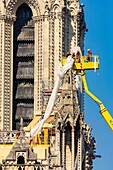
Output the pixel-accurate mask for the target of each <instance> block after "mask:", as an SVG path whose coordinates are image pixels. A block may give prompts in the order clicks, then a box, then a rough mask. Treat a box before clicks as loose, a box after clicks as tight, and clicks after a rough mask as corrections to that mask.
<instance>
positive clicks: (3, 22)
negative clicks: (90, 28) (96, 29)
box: [0, 0, 86, 130]
mask: <svg viewBox="0 0 113 170" xmlns="http://www.w3.org/2000/svg"><path fill="white" fill-rule="evenodd" d="M0 3H1V6H0V130H12V129H18V126H19V119H20V117H23V118H24V126H26V125H27V124H29V122H30V121H31V120H32V119H33V117H34V116H35V115H36V114H37V111H38V110H41V109H42V107H43V100H44V99H43V93H42V92H43V89H52V87H53V85H54V80H55V78H56V75H57V73H56V70H57V66H58V62H59V59H60V58H61V57H62V56H64V55H65V54H66V52H67V51H71V50H72V49H73V48H74V46H80V47H81V49H82V51H83V47H84V32H85V31H86V26H85V22H84V12H83V9H82V7H81V5H80V2H79V0H74V1H71V0H32V1H31V0H28V1H27V0H22V1H20V0H14V1H12V0H4V1H3V0H0Z"/></svg>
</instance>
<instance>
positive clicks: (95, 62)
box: [61, 56, 113, 131]
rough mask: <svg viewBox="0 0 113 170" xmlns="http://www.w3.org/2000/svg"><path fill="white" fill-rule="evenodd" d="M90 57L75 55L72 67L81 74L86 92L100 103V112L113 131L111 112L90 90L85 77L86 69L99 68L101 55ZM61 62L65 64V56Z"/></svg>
mask: <svg viewBox="0 0 113 170" xmlns="http://www.w3.org/2000/svg"><path fill="white" fill-rule="evenodd" d="M90 57H91V58H90V60H87V56H79V58H78V57H77V58H76V56H74V64H73V68H72V69H74V70H76V74H77V75H81V77H82V81H83V85H84V89H85V92H86V93H87V94H88V95H89V96H90V97H91V98H92V99H93V100H94V101H95V102H97V103H98V104H99V105H100V114H101V115H102V116H103V118H104V119H105V121H106V122H107V124H108V126H109V127H110V128H111V130H112V131H113V118H112V117H111V115H110V113H109V112H108V110H107V109H106V108H105V106H104V104H103V103H102V102H101V101H100V100H99V99H98V98H97V97H96V96H95V95H93V94H92V93H91V92H90V91H89V90H88V86H87V82H86V78H85V76H86V73H85V72H84V71H85V70H96V69H99V57H98V56H90ZM61 62H62V65H64V64H65V62H66V57H63V58H62V61H61Z"/></svg>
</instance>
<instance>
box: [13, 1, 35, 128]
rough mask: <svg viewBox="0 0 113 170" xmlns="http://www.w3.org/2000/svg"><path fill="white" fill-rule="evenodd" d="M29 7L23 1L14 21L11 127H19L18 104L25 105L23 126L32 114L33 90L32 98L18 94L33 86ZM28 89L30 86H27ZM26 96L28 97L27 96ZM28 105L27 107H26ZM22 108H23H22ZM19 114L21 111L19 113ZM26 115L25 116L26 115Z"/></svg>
mask: <svg viewBox="0 0 113 170" xmlns="http://www.w3.org/2000/svg"><path fill="white" fill-rule="evenodd" d="M32 16H33V14H32V11H31V8H30V7H29V6H28V5H27V4H26V3H23V4H22V5H20V6H19V8H18V9H17V12H16V21H15V23H14V52H13V129H19V117H18V116H17V115H18V113H17V111H18V108H17V106H18V105H21V104H22V103H23V105H22V106H21V107H24V106H25V105H26V112H25V113H24V126H26V125H28V124H29V123H30V121H31V120H32V119H31V117H33V114H34V105H33V104H34V90H32V91H31V93H32V94H31V96H33V97H32V98H30V97H29V95H26V97H25V96H24V95H25V94H24V93H22V95H21V97H20V96H19V95H18V96H17V95H16V94H17V92H18V94H20V92H19V91H20V90H21V88H19V85H21V86H22V85H23V87H22V89H23V90H24V91H25V92H26V91H27V89H26V88H27V86H24V84H31V85H32V86H33V87H34V22H33V20H32ZM29 90H30V88H29ZM27 96H28V97H27ZM29 104H30V105H32V107H33V108H32V109H31V113H30V115H31V116H30V117H28V115H27V114H26V113H27V112H28V110H29ZM27 106H28V107H27ZM23 109H24V108H23ZM19 114H20V116H22V115H21V114H23V113H21V112H20V113H19ZM26 115H27V117H26Z"/></svg>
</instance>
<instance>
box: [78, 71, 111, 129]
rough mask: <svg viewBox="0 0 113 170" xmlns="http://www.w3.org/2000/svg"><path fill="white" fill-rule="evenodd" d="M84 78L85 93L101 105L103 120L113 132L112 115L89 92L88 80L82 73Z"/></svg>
mask: <svg viewBox="0 0 113 170" xmlns="http://www.w3.org/2000/svg"><path fill="white" fill-rule="evenodd" d="M79 74H80V75H81V76H82V81H83V84H84V89H85V92H86V93H87V94H88V95H89V96H90V97H91V98H92V99H93V100H94V101H95V102H97V103H98V104H99V105H100V114H101V115H102V116H103V118H104V119H105V121H106V123H107V124H108V126H109V127H110V128H111V130H112V131H113V118H112V117H111V115H110V113H109V112H108V110H107V109H106V108H105V106H104V104H103V103H102V102H101V101H100V100H99V99H98V98H97V97H96V96H95V95H93V94H92V93H91V92H90V91H89V90H88V86H87V82H86V78H85V73H84V72H81V73H79Z"/></svg>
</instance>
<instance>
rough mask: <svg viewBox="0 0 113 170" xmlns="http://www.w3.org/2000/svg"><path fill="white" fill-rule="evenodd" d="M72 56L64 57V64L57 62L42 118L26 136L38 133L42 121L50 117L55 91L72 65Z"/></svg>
mask: <svg viewBox="0 0 113 170" xmlns="http://www.w3.org/2000/svg"><path fill="white" fill-rule="evenodd" d="M73 62H74V60H73V58H72V57H71V56H68V58H67V59H66V63H65V65H64V66H62V64H61V63H60V64H59V67H58V76H57V79H56V82H55V85H54V88H53V91H52V94H51V96H50V99H49V102H48V105H47V108H46V111H45V114H44V117H43V119H42V120H40V121H39V122H37V124H36V125H35V126H34V127H33V129H31V131H30V133H27V134H26V137H30V136H31V137H34V136H35V135H36V134H38V133H39V132H40V130H41V128H42V126H43V124H44V122H45V121H46V120H47V119H48V118H49V117H50V114H51V112H52V109H53V106H54V104H55V100H56V95H57V91H58V89H59V85H60V80H61V79H62V78H63V76H64V74H65V73H66V72H67V70H69V69H71V68H72V66H73Z"/></svg>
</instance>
